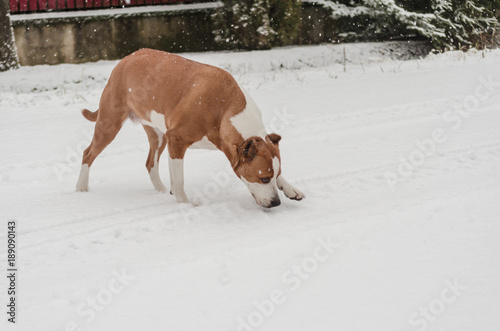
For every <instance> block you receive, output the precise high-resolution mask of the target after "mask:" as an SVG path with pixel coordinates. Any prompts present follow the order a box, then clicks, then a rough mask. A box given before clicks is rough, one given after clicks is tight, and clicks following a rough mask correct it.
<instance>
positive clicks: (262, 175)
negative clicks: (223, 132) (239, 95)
mask: <svg viewBox="0 0 500 331" xmlns="http://www.w3.org/2000/svg"><path fill="white" fill-rule="evenodd" d="M280 140H281V137H280V136H279V135H277V134H275V133H271V134H268V135H267V136H266V137H265V140H264V139H262V138H260V137H250V138H248V139H247V140H245V141H244V142H243V143H242V144H241V145H240V146H234V148H235V151H236V153H235V158H234V160H233V162H232V166H233V169H234V172H235V173H236V175H237V176H238V177H239V178H240V179H241V180H242V181H243V182H244V183H245V184H246V186H247V187H248V189H249V190H250V193H252V195H253V197H254V198H255V201H256V202H257V204H258V205H260V206H262V207H266V208H271V207H276V206H279V205H280V204H281V201H280V198H279V196H278V189H277V186H276V178H277V177H278V176H279V175H280V173H281V168H280V164H281V159H280V150H279V146H278V144H279V141H280Z"/></svg>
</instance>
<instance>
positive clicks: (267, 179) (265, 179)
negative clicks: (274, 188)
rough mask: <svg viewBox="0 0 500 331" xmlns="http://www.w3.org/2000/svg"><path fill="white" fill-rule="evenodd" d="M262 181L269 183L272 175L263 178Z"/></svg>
mask: <svg viewBox="0 0 500 331" xmlns="http://www.w3.org/2000/svg"><path fill="white" fill-rule="evenodd" d="M260 181H261V182H263V183H264V184H267V183H269V182H270V181H271V178H270V177H266V178H261V179H260Z"/></svg>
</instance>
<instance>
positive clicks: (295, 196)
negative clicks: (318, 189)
mask: <svg viewBox="0 0 500 331" xmlns="http://www.w3.org/2000/svg"><path fill="white" fill-rule="evenodd" d="M283 193H285V196H286V197H287V198H288V199H291V200H297V201H300V200H302V199H304V198H305V197H306V196H305V195H304V193H302V192H301V191H300V190H298V189H296V188H295V187H293V188H290V189H288V190H286V191H285V190H283Z"/></svg>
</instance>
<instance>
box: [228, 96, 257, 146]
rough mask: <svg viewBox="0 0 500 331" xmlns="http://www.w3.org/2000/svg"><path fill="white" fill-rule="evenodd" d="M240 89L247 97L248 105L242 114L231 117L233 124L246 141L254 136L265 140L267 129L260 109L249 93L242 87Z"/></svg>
mask: <svg viewBox="0 0 500 331" xmlns="http://www.w3.org/2000/svg"><path fill="white" fill-rule="evenodd" d="M240 89H241V91H242V92H243V94H244V95H245V99H246V103H247V105H246V107H245V109H243V111H242V112H240V113H238V114H236V115H234V116H233V117H231V119H230V120H231V124H232V125H233V127H234V128H235V129H236V130H237V131H238V132H239V133H240V134H241V136H242V137H243V139H245V140H246V139H248V138H250V137H254V136H256V137H261V138H262V139H264V140H265V139H266V138H265V137H266V129H265V128H264V123H263V122H262V115H261V113H260V109H259V107H258V106H257V104H256V103H255V101H253V99H252V97H251V96H250V95H249V94H248V92H247V91H246V90H245V89H244V88H243V87H241V86H240Z"/></svg>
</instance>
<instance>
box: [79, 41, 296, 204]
mask: <svg viewBox="0 0 500 331" xmlns="http://www.w3.org/2000/svg"><path fill="white" fill-rule="evenodd" d="M82 113H83V116H85V118H86V119H88V120H90V121H93V122H96V125H95V130H94V137H93V139H92V142H91V144H90V146H89V147H88V148H87V149H86V150H85V151H84V153H83V160H82V169H81V171H80V177H79V179H78V183H77V184H76V190H77V191H88V182H89V170H90V167H91V166H92V162H94V160H95V158H96V157H97V156H98V155H99V153H101V152H102V150H103V149H104V148H105V147H106V146H107V145H108V144H109V143H110V142H111V141H112V140H113V139H114V138H115V136H116V134H117V133H118V131H119V130H120V129H121V127H122V125H123V123H124V122H125V120H126V119H127V118H130V119H132V120H134V121H137V122H140V123H141V124H142V125H143V127H144V129H145V130H146V133H147V135H148V139H149V144H150V149H149V155H148V158H147V161H146V168H147V169H148V172H149V176H150V178H151V182H152V183H153V186H154V187H155V189H156V190H158V191H160V192H166V189H165V186H164V185H163V183H162V181H161V179H160V175H159V172H158V162H159V159H160V155H161V153H162V152H163V150H164V149H165V147H166V146H168V154H169V158H168V166H169V171H170V185H171V186H170V193H171V194H173V195H174V196H175V197H176V199H177V202H180V203H188V202H189V200H188V198H187V196H186V193H185V192H184V174H183V158H184V154H185V153H186V150H187V149H188V148H207V149H219V150H221V151H222V152H224V154H225V155H226V157H227V158H228V160H229V161H230V162H231V166H232V168H233V170H234V172H235V173H236V175H237V176H238V177H239V178H240V179H241V180H242V181H243V182H244V183H245V184H246V185H247V187H248V189H249V190H250V192H251V193H252V195H253V196H254V198H255V200H256V202H257V204H259V205H260V206H263V207H275V206H278V205H280V203H281V202H280V198H279V196H278V191H277V189H276V188H279V189H280V190H282V191H283V192H284V193H285V195H286V196H287V197H288V198H290V199H294V200H301V199H302V198H304V194H303V193H302V192H300V191H299V190H298V189H296V188H295V187H293V186H292V185H291V184H289V183H288V182H287V181H286V180H285V179H284V178H283V176H282V175H281V159H280V151H279V146H278V143H279V141H280V139H281V137H280V136H279V135H277V134H275V133H271V134H267V133H266V131H265V129H264V125H263V123H262V117H261V113H260V110H259V108H258V107H257V105H256V104H255V102H254V101H253V100H252V98H251V97H250V96H249V95H248V93H247V92H246V91H245V90H244V89H242V88H241V87H240V86H239V85H238V83H237V82H236V81H235V80H234V78H233V77H232V76H231V75H230V74H229V73H228V72H226V71H224V70H222V69H220V68H217V67H214V66H210V65H205V64H201V63H198V62H195V61H191V60H188V59H186V58H183V57H181V56H178V55H174V54H170V53H166V52H161V51H156V50H151V49H141V50H140V51H137V52H135V53H133V54H131V55H129V56H127V57H125V58H124V59H123V60H122V61H120V63H118V65H117V66H116V67H115V68H114V69H113V72H112V73H111V76H110V78H109V81H108V84H107V85H106V87H105V88H104V91H103V93H102V96H101V100H100V103H99V109H98V110H97V111H96V112H90V111H89V110H87V109H84V110H83V111H82Z"/></svg>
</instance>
